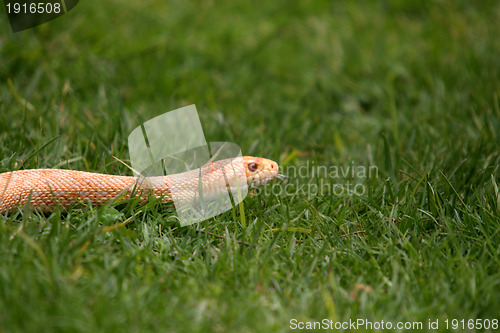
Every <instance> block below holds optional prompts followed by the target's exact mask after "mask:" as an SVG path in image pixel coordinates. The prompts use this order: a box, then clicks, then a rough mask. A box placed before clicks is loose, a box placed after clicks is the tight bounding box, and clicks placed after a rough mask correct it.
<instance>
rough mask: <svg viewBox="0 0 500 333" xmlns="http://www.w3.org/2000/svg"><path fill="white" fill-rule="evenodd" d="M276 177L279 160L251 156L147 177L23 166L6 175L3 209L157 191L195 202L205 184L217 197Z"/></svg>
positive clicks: (1, 182) (1, 185) (0, 189)
mask: <svg viewBox="0 0 500 333" xmlns="http://www.w3.org/2000/svg"><path fill="white" fill-rule="evenodd" d="M276 176H278V164H277V163H276V162H274V161H271V160H269V159H265V158H261V157H251V156H243V157H238V158H234V159H226V160H220V161H215V162H213V163H208V164H206V165H204V166H202V167H201V168H200V169H195V170H191V171H187V172H183V173H178V174H173V175H167V176H158V177H147V178H143V177H133V176H115V175H108V174H101V173H93V172H84V171H75V170H63V169H31V170H18V171H11V172H6V173H2V174H0V213H2V214H3V213H5V212H9V211H13V210H14V209H16V207H24V206H26V205H27V204H28V205H29V207H30V208H32V209H37V210H40V211H43V212H49V211H51V210H53V209H54V208H56V207H62V208H69V207H70V206H71V205H73V204H74V203H75V202H82V203H92V204H93V205H96V206H99V205H102V204H104V203H106V202H108V201H110V200H116V199H119V198H121V197H124V198H128V197H131V196H134V195H139V196H141V200H147V199H148V197H150V196H153V197H154V198H161V200H162V201H163V202H171V201H172V200H173V198H175V199H176V200H178V199H180V200H185V201H189V200H193V198H196V197H197V196H199V194H200V193H199V192H200V184H202V187H201V190H202V191H203V193H205V194H207V195H211V196H215V195H218V194H219V193H221V192H222V191H227V189H228V187H230V188H231V187H233V186H234V184H235V183H236V184H238V182H239V184H242V183H244V184H245V185H252V186H260V185H263V184H265V183H267V182H269V181H270V180H272V179H273V178H274V177H276ZM200 178H201V182H200Z"/></svg>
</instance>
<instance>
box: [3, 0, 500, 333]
mask: <svg viewBox="0 0 500 333" xmlns="http://www.w3.org/2000/svg"><path fill="white" fill-rule="evenodd" d="M2 8H4V7H2ZM0 17H1V19H0V82H1V83H0V84H1V85H0V87H1V88H0V114H1V116H0V172H6V171H10V170H17V169H31V168H64V169H76V170H85V171H93V172H102V173H110V174H122V175H130V174H131V173H130V170H129V169H128V168H127V167H126V166H125V165H124V164H122V163H120V162H119V161H118V160H117V159H120V160H122V161H125V162H129V155H128V146H127V138H128V135H129V134H130V132H131V131H132V130H133V129H134V128H136V127H138V126H140V125H141V124H142V123H144V122H145V121H147V120H149V119H151V118H153V117H155V116H158V115H161V114H163V113H165V112H167V111H170V110H174V109H177V108H179V107H182V106H186V105H190V104H196V106H197V108H198V113H199V116H200V119H201V124H202V126H203V128H204V131H205V136H206V138H207V141H228V142H234V143H236V144H238V145H239V146H240V147H241V149H242V152H243V153H244V154H245V155H254V156H261V157H267V158H270V159H273V160H275V161H277V162H278V163H279V164H280V168H281V172H282V173H284V174H287V175H288V179H287V181H286V182H282V181H276V182H274V183H273V184H269V185H267V186H266V187H264V188H260V189H258V190H256V191H254V193H252V194H251V195H249V196H248V197H247V198H246V199H245V201H244V205H243V207H244V209H241V207H235V208H234V209H232V210H230V211H228V212H225V213H223V214H221V215H219V216H217V217H215V218H211V219H209V220H206V221H204V222H201V223H198V224H194V225H191V226H185V227H182V226H180V225H179V223H178V221H177V220H176V215H175V212H174V210H173V209H172V208H171V207H169V206H165V205H160V204H158V203H157V202H150V203H148V204H147V205H145V206H136V205H134V204H133V203H132V204H123V203H122V204H110V205H107V206H105V207H101V208H93V207H75V208H74V209H71V210H69V211H61V210H56V211H54V212H52V213H50V214H41V213H37V212H30V211H28V210H26V209H22V208H20V209H19V210H18V211H16V212H14V213H13V214H9V215H7V214H5V215H2V216H0V331H4V332H66V331H70V332H90V331H92V332H110V331H111V332H112V331H131V332H158V331H162V332H165V331H169V332H170V331H174V332H175V331H177V332H198V331H212V332H269V331H276V332H287V331H290V330H292V329H293V328H297V329H295V331H299V329H298V328H299V327H302V326H301V325H307V323H313V322H322V320H323V319H325V320H328V321H329V320H331V321H332V322H331V323H332V325H335V323H337V324H338V323H349V320H351V321H356V320H365V321H370V322H371V323H372V324H373V325H375V326H376V325H377V323H378V324H380V322H381V321H382V320H383V321H384V323H387V322H390V323H391V324H393V327H392V330H386V331H404V329H398V328H397V327H396V325H397V323H403V324H404V323H406V324H407V325H413V324H415V325H417V324H418V323H422V329H421V330H420V331H427V330H429V320H430V321H431V322H432V323H435V322H436V321H437V324H438V327H437V329H435V330H433V331H450V332H451V331H463V330H464V328H465V330H470V331H472V328H476V329H477V330H478V331H481V330H482V329H480V328H479V326H477V325H478V323H481V325H483V324H484V326H485V327H486V325H487V323H488V327H489V331H498V329H500V328H499V326H496V327H497V329H496V330H495V326H494V323H495V321H494V320H497V321H496V323H497V325H500V324H498V320H500V270H499V264H500V218H499V217H500V192H499V188H500V170H499V164H500V149H499V147H500V61H499V54H500V38H498V36H500V6H499V4H498V2H497V1H487V0H484V1H460V0H442V1H437V0H436V1H425V2H421V1H417V0H410V1H397V0H391V1H379V2H377V1H364V0H361V1H357V2H351V1H347V0H343V1H336V2H332V1H320V0H311V1H307V0H303V1H285V0H277V1H268V2H262V3H259V4H252V3H251V2H250V1H243V0H241V1H239V0H238V1H217V2H216V1H210V0H205V1H201V0H199V1H175V0H174V1H160V0H151V1H117V0H111V1H101V2H98V1H80V3H79V4H78V5H77V6H76V7H75V8H74V9H73V10H71V11H70V12H68V13H67V14H66V15H64V16H62V17H60V18H58V19H56V20H54V21H51V22H49V23H46V24H44V25H41V26H38V27H36V28H33V29H30V30H26V31H23V32H19V33H15V34H13V33H12V32H11V30H10V26H9V23H8V20H7V16H6V13H5V9H2V10H0ZM287 185H288V186H287ZM455 319H456V320H458V321H453V320H455ZM470 319H472V320H473V321H474V322H473V326H468V325H470V324H471V323H472V321H470V322H469V320H470ZM446 320H448V327H447V322H446ZM462 320H464V321H462ZM408 323H409V324H408ZM452 324H456V326H455V328H457V330H453V328H454V327H453V325H452ZM294 325H295V326H294ZM375 326H374V327H370V326H367V325H360V326H359V327H356V328H353V327H352V326H345V327H344V329H343V331H351V332H363V331H372V330H376V327H379V326H376V327H375ZM385 327H386V328H387V326H385ZM408 327H409V326H407V328H408ZM316 328H317V327H316ZM417 328H418V326H414V327H413V330H409V331H419V330H418V329H417ZM433 328H436V326H434V327H433ZM483 329H484V328H483ZM380 331H382V329H380Z"/></svg>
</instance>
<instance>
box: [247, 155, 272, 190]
mask: <svg viewBox="0 0 500 333" xmlns="http://www.w3.org/2000/svg"><path fill="white" fill-rule="evenodd" d="M243 165H244V167H245V170H246V174H247V182H248V184H249V185H252V186H261V185H264V184H266V183H268V182H270V181H271V180H273V179H274V178H275V177H277V176H279V175H278V163H276V162H274V161H272V160H269V159H267V158H262V157H252V156H244V157H243Z"/></svg>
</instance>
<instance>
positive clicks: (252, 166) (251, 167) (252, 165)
mask: <svg viewBox="0 0 500 333" xmlns="http://www.w3.org/2000/svg"><path fill="white" fill-rule="evenodd" d="M248 170H250V172H255V171H257V163H255V162H252V163H250V164H249V165H248Z"/></svg>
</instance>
